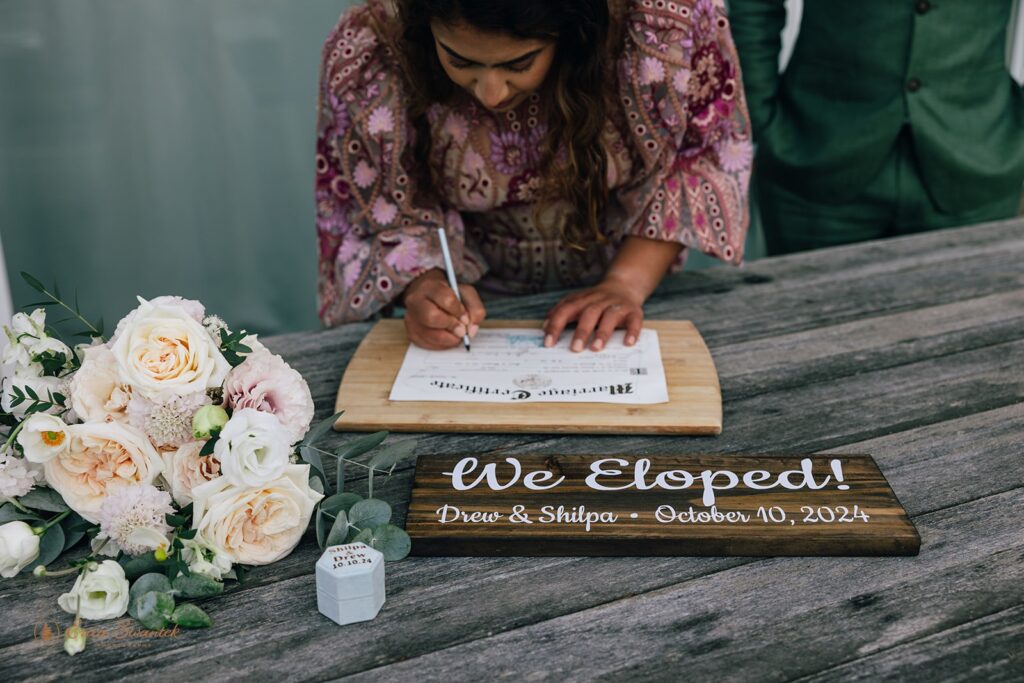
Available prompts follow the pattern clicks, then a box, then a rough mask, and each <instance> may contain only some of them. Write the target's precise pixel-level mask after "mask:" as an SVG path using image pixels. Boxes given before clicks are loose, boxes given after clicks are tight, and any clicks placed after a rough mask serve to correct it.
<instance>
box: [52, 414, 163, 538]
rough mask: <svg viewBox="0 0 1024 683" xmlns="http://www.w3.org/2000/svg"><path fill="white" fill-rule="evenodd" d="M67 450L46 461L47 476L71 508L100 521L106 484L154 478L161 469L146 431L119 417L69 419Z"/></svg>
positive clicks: (145, 482) (89, 518) (118, 484)
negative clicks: (76, 422)
mask: <svg viewBox="0 0 1024 683" xmlns="http://www.w3.org/2000/svg"><path fill="white" fill-rule="evenodd" d="M68 429H69V430H70V433H71V441H70V443H69V444H68V447H67V450H65V451H64V452H63V453H61V454H60V455H58V456H57V457H55V458H53V459H52V460H50V461H48V462H47V463H46V464H45V465H44V468H45V471H46V482H47V483H48V484H49V485H50V486H51V487H52V488H53V489H54V490H55V491H57V493H59V494H60V495H61V496H62V497H63V498H64V502H66V503H67V504H68V506H69V507H71V509H72V510H74V511H75V512H77V513H78V514H80V515H81V516H82V517H84V518H85V519H87V520H89V521H90V522H96V521H97V513H99V510H100V507H101V506H102V505H103V499H104V498H105V497H106V494H107V488H108V487H111V486H123V485H130V484H152V483H153V480H154V479H156V477H157V475H158V474H160V472H161V470H162V469H163V461H162V460H161V459H160V454H159V453H158V452H157V450H156V449H155V448H153V444H152V443H150V441H149V439H148V438H146V435H145V434H143V433H142V432H140V431H138V430H137V429H134V428H132V427H130V426H128V425H123V424H120V423H118V422H100V423H92V422H87V423H85V424H80V425H71V426H70V427H69V428H68Z"/></svg>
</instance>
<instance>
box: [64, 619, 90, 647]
mask: <svg viewBox="0 0 1024 683" xmlns="http://www.w3.org/2000/svg"><path fill="white" fill-rule="evenodd" d="M85 641H86V634H85V629H84V628H82V627H81V626H79V625H78V620H75V625H74V626H72V627H71V628H69V629H68V630H67V632H66V633H65V634H64V652H67V653H68V654H69V655H77V654H78V653H79V652H81V651H82V650H84V649H85Z"/></svg>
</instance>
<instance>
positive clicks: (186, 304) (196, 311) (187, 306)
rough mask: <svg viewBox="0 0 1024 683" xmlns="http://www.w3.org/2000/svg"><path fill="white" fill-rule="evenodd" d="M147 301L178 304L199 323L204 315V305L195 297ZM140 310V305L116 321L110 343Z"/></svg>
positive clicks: (171, 297) (162, 304)
mask: <svg viewBox="0 0 1024 683" xmlns="http://www.w3.org/2000/svg"><path fill="white" fill-rule="evenodd" d="M136 298H137V299H138V300H139V303H140V304H143V303H147V302H146V300H145V299H143V298H142V297H141V296H140V297H136ZM148 303H149V304H151V305H153V306H178V307H180V308H181V309H183V310H184V311H185V313H187V314H188V315H189V317H190V318H192V319H194V320H195V321H196V322H197V323H200V324H202V323H203V319H204V316H205V315H206V309H205V307H204V306H203V305H202V304H201V303H200V302H198V301H196V300H195V299H184V298H182V297H180V296H158V297H157V298H155V299H150V300H149V302H148ZM140 311H142V307H141V306H139V307H138V308H136V309H135V310H134V311H132V312H131V313H129V314H128V315H126V316H125V317H123V318H121V320H119V321H118V323H117V326H116V327H115V328H114V334H113V335H111V337H110V344H111V345H113V344H114V343H115V342H116V341H117V339H118V337H120V336H121V333H122V332H124V330H125V328H126V327H127V326H128V325H129V324H131V323H132V321H133V320H135V317H136V316H137V315H139V314H140Z"/></svg>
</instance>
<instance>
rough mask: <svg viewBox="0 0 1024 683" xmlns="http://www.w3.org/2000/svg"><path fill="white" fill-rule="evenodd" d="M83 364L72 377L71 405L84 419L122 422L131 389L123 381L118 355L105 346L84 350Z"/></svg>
mask: <svg viewBox="0 0 1024 683" xmlns="http://www.w3.org/2000/svg"><path fill="white" fill-rule="evenodd" d="M82 355H83V360H82V367H80V368H79V369H78V372H76V373H75V374H74V376H73V377H72V379H71V407H72V408H73V409H74V411H75V414H76V415H78V418H79V419H80V420H82V421H83V422H110V421H118V422H123V421H126V420H127V419H128V417H127V415H126V414H125V410H126V409H127V407H128V400H129V399H130V398H131V389H130V388H129V387H128V386H127V385H125V384H124V383H123V382H121V379H120V376H119V374H118V365H117V359H116V358H114V354H113V353H112V352H111V350H110V349H108V348H107V347H106V346H89V347H87V348H85V349H83V351H82Z"/></svg>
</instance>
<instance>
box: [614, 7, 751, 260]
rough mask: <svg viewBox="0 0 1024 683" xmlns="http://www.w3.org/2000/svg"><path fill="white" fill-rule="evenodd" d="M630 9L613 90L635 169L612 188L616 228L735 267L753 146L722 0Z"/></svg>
mask: <svg viewBox="0 0 1024 683" xmlns="http://www.w3.org/2000/svg"><path fill="white" fill-rule="evenodd" d="M630 8H631V9H630V12H629V13H628V15H627V18H626V22H627V25H626V27H625V28H626V36H625V45H624V47H623V52H622V56H621V58H620V59H619V62H618V67H619V83H620V86H619V87H620V91H619V94H620V97H621V104H622V107H623V109H624V111H625V120H624V122H625V125H628V126H629V132H628V135H627V140H629V141H631V143H632V145H631V146H632V148H633V150H634V153H635V156H636V157H638V158H639V159H640V161H641V164H642V169H641V170H640V172H634V174H633V175H634V180H633V181H632V182H630V183H627V184H626V185H625V186H623V187H621V188H620V189H619V190H618V192H617V198H618V200H619V202H620V203H621V205H622V206H623V207H624V209H625V212H626V216H627V220H626V224H625V227H624V231H623V232H624V234H625V235H627V236H637V237H645V238H648V239H655V240H665V241H676V242H680V243H682V244H683V245H684V246H685V247H692V248H696V249H699V250H700V251H702V252H704V253H706V254H709V255H711V256H714V257H716V258H719V259H722V260H724V261H727V262H729V263H733V264H738V263H740V262H741V261H742V258H743V244H744V240H745V238H746V232H747V225H748V222H749V208H748V205H747V189H748V183H749V179H750V167H751V160H752V157H753V148H752V145H751V141H750V121H749V117H748V114H747V107H746V103H745V101H744V98H743V86H742V83H741V81H740V72H739V60H738V58H737V55H736V49H735V46H734V45H733V42H732V37H731V35H730V33H729V21H728V18H727V17H726V13H725V9H724V6H723V0H675V1H674V2H667V1H665V0H635V1H634V2H631V3H630ZM685 252H686V250H685V249H684V250H683V253H682V254H681V255H680V260H679V261H677V263H676V264H675V266H674V269H678V267H680V266H681V265H682V259H683V258H684V257H685Z"/></svg>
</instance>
